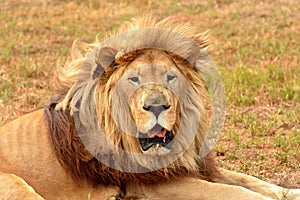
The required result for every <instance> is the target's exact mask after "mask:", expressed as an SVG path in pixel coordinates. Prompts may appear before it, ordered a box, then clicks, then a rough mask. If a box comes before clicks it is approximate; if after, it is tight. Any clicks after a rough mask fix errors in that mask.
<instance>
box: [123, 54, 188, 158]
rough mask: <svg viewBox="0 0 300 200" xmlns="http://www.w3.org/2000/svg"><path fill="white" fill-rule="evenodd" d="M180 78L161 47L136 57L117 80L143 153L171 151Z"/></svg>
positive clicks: (171, 61)
mask: <svg viewBox="0 0 300 200" xmlns="http://www.w3.org/2000/svg"><path fill="white" fill-rule="evenodd" d="M152 53H153V52H152ZM183 79H184V77H183V75H182V74H181V73H180V71H179V70H178V69H177V68H176V64H175V63H174V62H173V60H172V59H171V58H170V56H169V55H167V54H166V53H163V52H161V51H160V53H155V56H153V55H151V54H147V53H146V54H144V55H141V56H139V57H138V58H136V59H135V60H134V61H133V62H131V63H130V64H128V66H127V70H126V72H125V73H124V74H123V76H122V78H121V79H120V80H119V86H120V87H121V88H122V90H123V91H125V92H124V93H123V95H126V97H124V96H123V97H124V98H125V99H126V101H127V102H128V105H129V110H130V115H131V117H132V119H133V121H134V123H135V125H136V129H135V131H136V132H137V133H134V134H136V136H137V137H138V140H139V145H140V148H141V150H142V152H143V153H149V152H151V153H155V154H159V155H161V154H165V153H168V152H169V151H170V149H171V147H172V142H173V139H174V137H175V135H176V132H175V131H174V126H175V123H176V121H178V120H179V117H180V116H179V113H180V110H179V109H180V106H179V102H178V101H179V99H178V96H179V95H180V93H181V91H182V90H184V87H185V86H184V81H183ZM132 130H134V129H132Z"/></svg>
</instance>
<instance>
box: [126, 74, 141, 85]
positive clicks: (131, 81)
mask: <svg viewBox="0 0 300 200" xmlns="http://www.w3.org/2000/svg"><path fill="white" fill-rule="evenodd" d="M128 80H129V82H130V83H133V84H134V85H137V84H138V83H139V78H138V77H136V76H133V77H130V78H128Z"/></svg>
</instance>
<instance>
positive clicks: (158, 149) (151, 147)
mask: <svg viewBox="0 0 300 200" xmlns="http://www.w3.org/2000/svg"><path fill="white" fill-rule="evenodd" d="M162 133H163V134H162ZM173 139H174V134H173V132H172V131H169V130H166V129H164V128H162V129H161V131H159V132H158V133H157V134H156V135H155V136H154V135H152V136H151V135H150V134H144V133H141V132H139V142H140V145H141V149H142V151H143V153H151V154H152V153H154V154H158V155H164V154H167V153H169V152H170V150H171V146H172V143H173Z"/></svg>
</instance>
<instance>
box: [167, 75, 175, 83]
mask: <svg viewBox="0 0 300 200" xmlns="http://www.w3.org/2000/svg"><path fill="white" fill-rule="evenodd" d="M176 78H177V76H174V75H167V81H168V83H172V82H173V81H175V79H176Z"/></svg>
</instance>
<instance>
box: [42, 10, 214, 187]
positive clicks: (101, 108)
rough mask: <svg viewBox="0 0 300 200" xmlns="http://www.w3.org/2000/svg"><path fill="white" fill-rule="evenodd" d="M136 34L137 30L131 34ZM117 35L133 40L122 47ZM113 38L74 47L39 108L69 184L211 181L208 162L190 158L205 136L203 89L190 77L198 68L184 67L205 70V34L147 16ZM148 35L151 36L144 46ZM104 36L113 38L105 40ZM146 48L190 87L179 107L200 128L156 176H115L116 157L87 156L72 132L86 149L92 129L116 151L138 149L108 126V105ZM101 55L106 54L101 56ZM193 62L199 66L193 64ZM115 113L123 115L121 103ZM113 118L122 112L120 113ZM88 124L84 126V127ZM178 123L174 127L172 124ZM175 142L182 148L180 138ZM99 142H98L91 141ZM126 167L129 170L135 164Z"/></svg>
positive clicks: (95, 151)
mask: <svg viewBox="0 0 300 200" xmlns="http://www.w3.org/2000/svg"><path fill="white" fill-rule="evenodd" d="M152 28H155V29H152ZM136 30H138V32H135V31H136ZM157 30H158V31H157ZM166 30H168V31H166ZM124 31H125V32H126V33H125V36H127V37H129V38H130V36H131V34H132V32H130V31H133V33H134V37H135V39H134V40H126V42H125V43H122V39H123V36H124V35H122V34H123V33H124ZM174 32H175V33H176V34H177V33H179V34H180V36H179V37H177V35H176V34H175V35H174V34H173V33H174ZM116 34H117V36H116V37H115V36H114V34H113V33H110V34H108V36H107V38H108V39H107V40H105V41H104V42H102V43H99V41H97V42H95V43H93V44H85V43H82V42H79V41H75V42H74V44H73V47H72V50H71V57H70V59H69V60H68V61H67V62H66V65H65V67H64V68H61V69H60V71H58V72H57V73H56V75H55V77H54V79H53V82H52V87H53V91H54V94H55V95H54V96H53V97H52V99H51V102H50V105H49V106H48V107H47V108H45V113H46V119H47V122H48V127H49V133H50V138H51V141H52V143H53V146H54V149H55V153H56V156H57V158H58V160H59V161H60V163H61V164H62V166H64V167H65V168H66V170H67V171H68V172H70V174H71V175H72V177H73V178H74V179H75V180H76V181H77V182H80V180H88V181H89V182H91V183H92V184H93V185H94V186H97V185H98V184H112V185H118V186H122V185H124V184H126V183H128V182H140V183H143V184H148V183H155V182H160V181H167V180H169V179H171V178H176V177H178V176H193V177H199V178H202V179H206V180H213V178H214V177H215V176H216V175H217V174H218V172H217V169H216V166H215V163H214V161H213V159H212V158H211V157H210V156H206V157H205V158H200V157H199V155H198V153H199V151H200V148H201V145H202V142H203V140H204V138H205V134H206V120H205V117H206V116H204V113H205V108H204V102H205V99H206V96H205V95H204V94H205V93H206V91H207V88H205V86H204V85H205V84H204V82H203V80H202V79H201V78H200V76H199V74H198V73H197V71H199V70H203V69H195V66H193V65H192V64H191V63H195V62H201V64H203V65H204V68H205V65H208V66H209V65H210V60H209V59H208V60H207V59H206V58H207V56H208V54H207V53H206V51H205V49H206V48H207V47H208V39H207V37H206V34H205V33H200V34H199V30H197V29H196V28H194V27H193V26H191V25H190V24H189V23H187V22H185V23H178V21H176V20H174V19H172V18H167V19H165V20H162V21H158V22H157V20H156V19H155V18H153V17H151V16H145V17H142V18H138V19H133V20H132V22H131V23H127V24H124V25H123V26H122V27H121V28H120V29H119V31H118V32H117V33H116ZM149 35H151V36H152V37H153V38H150V40H149ZM111 37H113V39H112V40H111V39H110V38H111ZM131 37H132V36H131ZM136 37H137V38H136ZM170 38H171V39H175V42H174V40H173V41H172V42H168V39H170ZM185 38H189V39H192V40H193V41H196V44H197V45H195V44H194V43H193V42H190V41H189V40H184V39H185ZM179 39H183V40H179ZM166 41H167V42H166ZM152 45H153V46H152ZM151 47H153V48H154V49H156V51H162V50H163V51H164V52H167V53H168V55H169V56H170V57H171V58H172V59H174V61H175V62H176V64H177V67H178V70H179V71H180V72H181V73H182V74H183V76H184V77H185V78H186V79H187V80H188V81H189V83H190V85H191V91H190V92H187V93H188V94H190V95H189V96H188V98H187V99H186V100H185V101H186V102H185V106H186V108H188V109H189V111H191V113H195V112H200V113H201V114H203V116H201V118H199V120H200V124H199V127H198V126H197V127H198V130H197V134H196V136H195V139H194V141H192V143H191V145H190V147H189V148H188V150H187V151H186V152H185V153H184V154H183V156H182V157H180V158H179V159H178V160H176V161H175V162H174V163H172V164H170V165H168V167H165V168H162V169H158V170H151V171H147V170H145V173H130V172H126V171H125V172H123V171H121V170H117V169H118V168H116V166H115V165H122V164H124V163H118V162H117V161H118V159H119V158H121V157H122V154H116V155H113V156H112V154H111V150H110V149H101V150H99V149H97V147H95V149H92V150H91V149H86V147H85V144H83V143H82V141H81V139H82V138H81V137H82V136H79V133H78V130H77V129H78V128H79V129H81V131H80V132H81V133H84V134H86V135H84V136H83V137H86V138H87V139H86V140H87V141H88V143H89V142H91V143H92V142H94V141H92V140H93V138H95V136H93V135H92V134H93V133H96V132H97V131H99V130H98V129H97V127H98V124H99V126H100V127H101V128H103V130H104V132H105V134H106V137H108V138H109V139H110V140H111V141H112V143H113V144H114V145H116V146H117V147H119V148H121V149H125V150H128V149H130V150H132V152H138V151H139V149H138V148H137V145H136V143H135V142H134V139H136V138H134V139H132V138H130V137H129V136H128V135H125V134H123V133H122V132H121V131H120V130H119V129H118V127H117V125H116V124H115V123H114V121H113V120H112V118H113V117H112V111H111V105H110V103H111V102H110V99H112V95H113V93H112V91H113V90H114V87H115V84H116V83H117V81H118V80H119V79H120V77H121V76H122V74H124V72H125V71H126V70H127V69H126V66H127V64H128V63H130V62H131V61H132V60H134V59H135V58H136V57H137V56H139V55H140V54H143V53H145V51H147V49H151ZM199 47H201V49H199ZM103 49H105V52H106V53H104V54H103V51H102V50H103ZM165 49H166V50H165ZM107 52H108V53H107ZM178 55H180V56H178ZM112 56H113V57H112ZM199 57H200V58H202V60H201V59H200V61H199ZM202 62H203V63H202ZM108 66H109V67H108ZM204 73H205V71H204ZM192 90H193V91H192ZM192 94H193V95H192ZM191 102H192V103H191ZM193 102H194V103H193ZM198 102H200V104H199V107H197V106H196V107H195V106H194V105H196V104H198ZM113 106H116V105H113ZM116 107H118V108H120V109H123V106H122V102H120V105H118V106H116ZM193 110H194V111H193ZM119 112H120V113H125V114H129V112H128V111H125V110H120V111H119ZM195 116H196V117H197V116H198V115H197V114H196V115H194V117H195ZM91 118H92V120H90V121H89V119H91ZM95 118H96V119H95ZM185 118H186V119H188V118H191V116H188V115H187V116H185ZM91 121H92V122H91ZM178 123H179V122H177V126H179V125H178ZM184 124H185V125H186V126H188V123H187V120H185V121H184ZM85 127H88V128H85ZM89 134H91V135H89ZM182 140H183V142H185V141H184V139H182ZM99 142H100V143H101V142H103V141H101V139H99ZM99 154H100V155H99ZM97 156H98V158H99V156H100V157H101V158H103V157H104V158H105V159H107V160H108V162H110V166H112V167H109V166H107V165H105V164H102V163H101V162H100V161H99V160H98V159H97ZM123 159H124V158H123ZM113 160H114V161H115V162H114V161H113ZM120 160H122V159H120ZM130 164H131V163H129V165H130ZM132 165H133V167H136V166H135V165H136V164H132ZM150 168H151V167H150ZM146 171H147V172H146Z"/></svg>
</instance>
